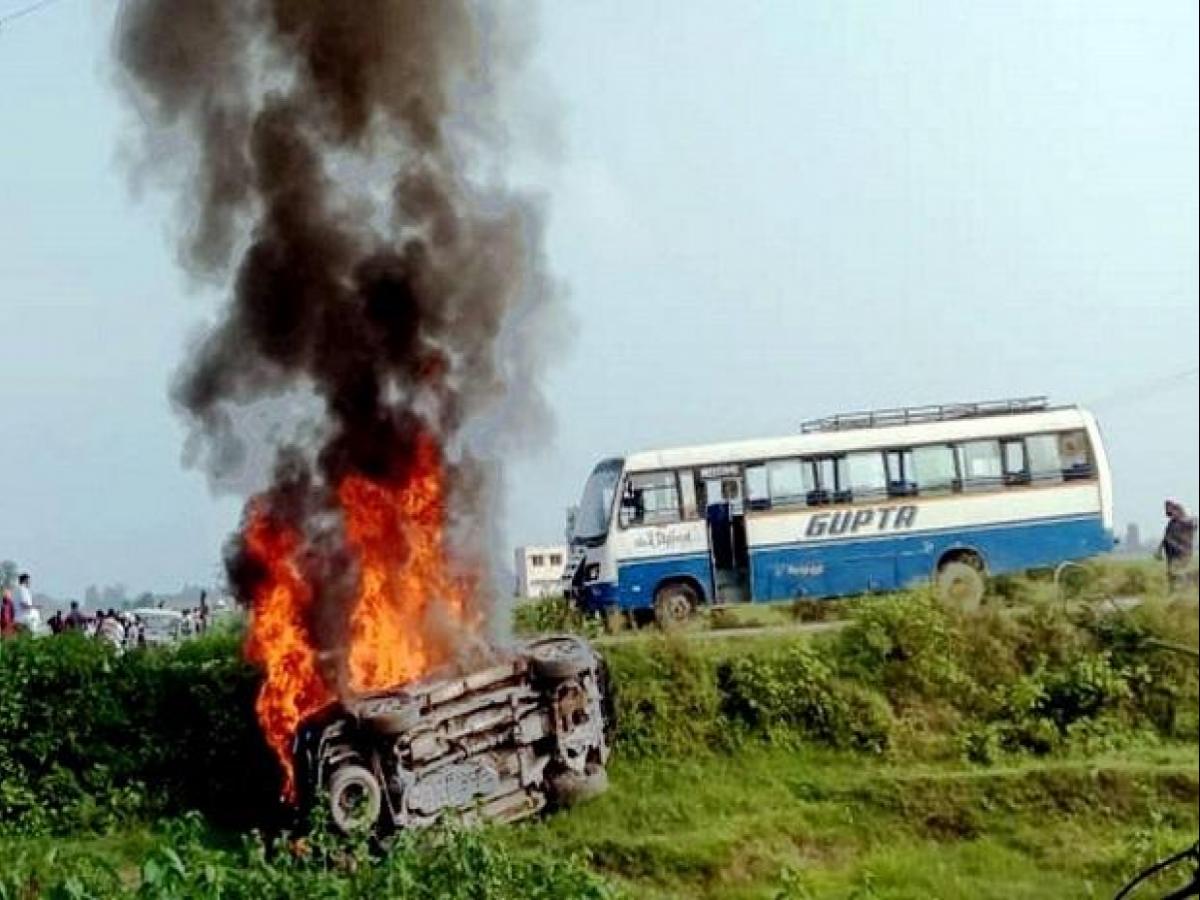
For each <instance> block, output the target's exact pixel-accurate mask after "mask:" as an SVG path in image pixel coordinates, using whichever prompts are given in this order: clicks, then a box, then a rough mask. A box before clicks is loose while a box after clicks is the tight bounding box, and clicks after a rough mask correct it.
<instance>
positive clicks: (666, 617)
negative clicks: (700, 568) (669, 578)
mask: <svg viewBox="0 0 1200 900" xmlns="http://www.w3.org/2000/svg"><path fill="white" fill-rule="evenodd" d="M697 602H698V598H697V597H696V592H695V591H694V590H692V589H691V588H690V587H688V586H687V585H686V584H668V585H666V586H665V587H661V588H659V590H658V593H657V594H656V595H655V597H654V621H655V622H657V623H658V627H659V628H661V629H662V630H663V631H669V630H671V629H673V628H678V627H679V626H681V625H684V624H685V623H686V622H687V620H688V619H690V618H691V617H692V612H693V611H694V610H695V609H696V604H697Z"/></svg>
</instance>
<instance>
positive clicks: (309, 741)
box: [294, 635, 613, 837]
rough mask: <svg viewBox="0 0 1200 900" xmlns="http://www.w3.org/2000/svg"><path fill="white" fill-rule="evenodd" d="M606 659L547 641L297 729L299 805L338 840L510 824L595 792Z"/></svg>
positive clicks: (603, 748) (607, 712) (361, 701)
mask: <svg viewBox="0 0 1200 900" xmlns="http://www.w3.org/2000/svg"><path fill="white" fill-rule="evenodd" d="M612 725H613V723H612V701H611V697H610V696H609V686H608V678H607V672H606V669H605V666H604V662H603V660H602V659H601V658H600V656H599V655H598V654H597V653H596V652H595V651H594V650H593V649H592V648H591V647H590V646H589V645H588V644H587V642H585V641H583V640H580V639H579V638H575V637H571V636H566V635H563V636H558V637H552V638H544V639H542V640H539V641H536V642H534V643H532V644H529V645H528V646H526V647H524V648H522V649H521V650H520V651H519V652H517V653H515V654H513V655H511V656H509V657H507V658H505V659H504V660H502V661H501V662H497V663H494V664H492V665H489V666H487V667H484V668H480V669H476V670H473V671H470V672H467V673H464V674H458V675H455V676H452V677H443V678H431V679H427V680H424V681H420V682H417V683H413V684H407V685H404V686H403V687H397V688H396V689H395V690H391V691H384V692H379V693H375V694H372V695H369V696H366V697H358V698H354V699H352V700H348V701H346V702H344V703H341V704H335V705H334V706H332V707H327V708H326V709H324V710H322V711H321V713H320V714H319V715H316V716H314V717H312V718H310V719H309V720H306V721H305V722H304V723H302V725H301V727H300V729H299V730H298V731H297V738H296V741H295V744H294V751H295V752H294V758H295V762H296V770H297V772H298V773H300V778H299V780H298V783H297V784H298V788H299V791H300V797H299V800H300V803H301V808H302V809H311V808H312V807H313V805H314V804H317V803H328V804H329V817H330V819H331V820H332V821H333V823H334V825H335V826H336V827H337V828H338V829H339V830H341V831H342V832H345V833H347V834H352V833H363V832H365V831H373V832H375V834H376V835H379V836H381V837H382V836H384V835H387V834H389V833H392V832H395V831H400V830H404V829H407V828H420V827H424V826H427V825H431V824H433V823H434V822H436V821H437V820H438V819H440V818H441V817H443V816H445V815H447V814H454V815H456V816H458V817H460V818H461V819H463V820H464V821H468V822H470V821H478V820H490V821H512V820H515V819H521V818H524V817H526V816H529V815H533V814H535V813H537V812H538V811H540V810H542V809H544V808H546V807H548V806H555V807H567V806H571V805H573V804H575V803H579V802H582V801H583V800H586V799H589V798H590V797H594V796H596V795H597V794H599V793H602V792H603V791H604V790H605V789H606V788H607V786H608V775H607V772H606V771H605V768H604V767H605V764H606V763H607V761H608V756H609V741H610V739H611V735H612Z"/></svg>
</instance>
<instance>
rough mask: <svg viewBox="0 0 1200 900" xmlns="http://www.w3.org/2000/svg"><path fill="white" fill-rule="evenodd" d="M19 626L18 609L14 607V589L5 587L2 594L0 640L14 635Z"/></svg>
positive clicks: (0, 603)
mask: <svg viewBox="0 0 1200 900" xmlns="http://www.w3.org/2000/svg"><path fill="white" fill-rule="evenodd" d="M16 625H17V608H16V607H15V606H14V605H13V598H12V588H10V587H5V588H4V591H3V594H0V638H6V637H8V636H9V635H10V634H12V633H13V630H14V629H15V628H16Z"/></svg>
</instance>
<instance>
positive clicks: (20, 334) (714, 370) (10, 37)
mask: <svg viewBox="0 0 1200 900" xmlns="http://www.w3.org/2000/svg"><path fill="white" fill-rule="evenodd" d="M26 2H27V0H0V17H2V16H3V15H4V14H5V13H7V12H10V11H12V10H15V9H18V8H20V7H23V6H24V5H26ZM114 5H115V4H111V3H108V2H104V3H93V2H89V0H59V2H57V3H53V4H51V5H49V6H47V7H45V8H43V9H41V10H39V11H37V12H34V13H31V14H29V15H27V16H24V17H22V18H19V19H16V20H13V21H11V22H8V23H7V24H5V25H3V26H0V342H2V346H3V354H2V355H0V414H2V415H3V417H4V428H3V431H4V438H3V440H0V558H13V559H16V560H17V561H18V562H19V563H20V564H21V566H22V567H24V568H28V569H29V570H30V571H32V572H33V573H34V576H35V580H36V583H37V586H38V587H40V588H42V589H44V590H47V591H49V592H51V593H56V594H59V595H63V594H75V595H78V594H82V592H83V590H84V588H85V587H86V586H87V585H88V584H91V583H97V584H108V583H113V582H124V583H126V584H128V585H129V586H130V588H131V589H139V590H140V589H143V588H149V589H155V590H169V589H174V588H176V587H178V586H179V585H180V584H181V583H183V582H185V581H193V582H195V581H209V580H212V578H213V577H214V576H215V574H216V573H217V571H218V566H219V559H220V547H221V544H222V542H223V541H224V539H225V537H226V535H227V533H228V532H229V530H230V529H231V528H232V527H233V526H234V524H235V523H236V517H237V512H238V508H239V504H238V503H237V502H236V501H234V500H232V499H228V498H226V499H224V500H217V499H214V498H213V497H211V496H210V495H209V493H208V490H207V487H206V483H205V480H204V478H203V476H201V475H200V474H199V473H197V472H195V471H190V470H187V469H185V468H184V467H183V465H182V464H181V443H182V437H183V430H182V428H181V426H180V425H179V423H178V422H177V420H176V419H175V418H174V416H173V414H172V412H171V409H170V405H169V403H168V401H167V395H166V390H167V383H168V381H169V378H170V375H171V373H172V371H173V370H174V368H175V366H176V365H177V362H178V360H179V358H180V356H181V353H182V348H183V347H184V345H185V341H186V339H187V337H188V335H189V334H191V333H193V332H194V330H195V329H196V328H197V327H198V326H199V325H200V324H201V323H202V322H203V321H204V319H205V317H206V316H207V315H209V314H210V313H211V310H212V306H213V300H212V298H211V297H204V296H198V295H194V294H192V293H191V292H189V290H188V289H187V287H186V283H185V281H184V279H183V278H182V276H181V274H180V272H179V271H178V269H177V267H176V266H175V262H174V256H173V253H174V251H173V247H172V244H171V241H170V239H169V236H168V234H167V230H166V222H167V214H166V210H165V208H164V204H163V203H162V202H161V201H155V200H153V199H150V200H147V199H143V200H140V201H139V200H138V199H137V198H135V197H134V196H133V195H132V194H131V191H130V189H129V185H128V179H127V177H126V174H125V170H124V169H123V168H122V167H121V165H120V164H119V160H118V151H119V148H120V145H121V140H122V123H123V122H124V121H125V119H124V114H123V112H122V110H121V108H120V106H119V103H118V98H117V97H116V95H115V93H114V91H113V90H112V87H111V77H112V75H111V68H110V67H111V63H110V60H109V42H110V34H109V30H110V27H111V21H110V19H111V9H112V7H113V6H114ZM539 33H540V40H539V43H538V47H537V51H536V58H535V72H536V75H537V78H538V79H539V80H540V90H541V91H542V92H545V93H548V94H550V95H552V97H553V100H552V102H551V103H550V104H549V106H548V107H547V108H549V109H551V110H552V111H553V112H554V115H553V116H551V117H548V119H553V120H554V121H555V123H556V124H554V126H553V129H551V128H550V127H549V126H548V125H547V124H546V121H548V119H545V118H544V119H539V118H537V117H534V118H532V119H531V120H530V121H531V123H532V124H533V125H534V126H537V127H539V128H540V129H545V131H546V133H545V134H541V135H538V136H536V139H532V140H531V143H537V142H538V141H542V142H544V143H545V144H546V145H557V146H559V147H560V153H559V157H560V159H559V164H558V167H557V169H556V170H555V171H554V172H553V173H552V174H550V175H547V176H546V183H545V184H544V185H543V186H542V187H543V188H544V190H545V191H546V192H547V195H548V203H549V213H550V231H549V235H548V241H549V250H550V258H551V260H552V263H553V266H554V269H555V272H556V274H557V276H558V278H559V279H560V280H561V281H562V282H563V284H564V285H565V286H566V288H567V293H568V298H567V301H566V302H567V303H568V304H569V306H570V313H571V316H572V318H573V325H572V329H571V330H572V331H573V333H574V338H573V340H571V341H570V342H569V343H565V344H564V346H563V347H562V349H561V352H560V353H557V354H556V355H558V356H560V359H559V361H558V363H557V365H556V366H555V367H554V369H553V370H552V371H551V373H550V374H549V376H548V378H547V390H548V391H549V393H550V395H551V398H552V401H553V404H554V406H555V408H556V411H557V416H558V427H557V430H556V435H555V437H554V439H553V440H552V441H549V442H547V443H546V445H545V447H544V449H543V451H542V452H541V453H540V454H538V455H537V457H536V458H534V459H532V460H530V461H527V462H525V463H517V462H514V463H513V464H511V465H510V466H509V468H508V475H509V480H510V484H511V490H510V500H509V514H508V520H509V529H508V532H509V533H508V539H509V541H510V542H511V543H523V542H532V541H540V540H553V539H558V538H560V537H561V533H562V527H563V515H564V510H565V507H566V506H567V505H568V504H569V503H571V502H574V500H575V499H576V495H577V494H578V492H579V490H580V488H581V487H582V483H583V480H584V478H585V477H586V475H587V472H588V470H589V469H590V468H591V466H592V465H593V463H594V462H595V461H596V460H597V459H599V458H600V457H602V456H604V455H608V454H613V453H621V452H624V451H627V450H630V449H635V448H643V447H652V446H658V445H662V444H673V443H694V442H704V441H710V440H719V439H732V438H742V437H751V436H758V435H774V434H781V433H786V432H789V431H793V430H795V428H796V426H797V425H798V423H799V421H800V420H801V419H803V418H807V417H810V416H815V415H821V414H825V413H830V412H835V411H838V410H841V409H848V408H863V407H870V406H877V405H901V404H919V403H930V402H939V401H949V400H961V399H979V398H992V397H1003V396H1010V395H1021V394H1031V393H1048V394H1050V395H1051V396H1052V398H1053V399H1055V400H1057V401H1062V402H1079V403H1083V404H1085V405H1089V406H1090V407H1091V408H1093V409H1094V411H1095V412H1096V413H1097V414H1098V415H1099V417H1100V419H1101V423H1102V426H1103V428H1104V433H1105V436H1106V438H1107V441H1108V444H1109V448H1110V454H1111V458H1112V465H1113V468H1114V477H1115V482H1116V491H1117V501H1116V502H1117V520H1118V523H1119V524H1123V523H1124V522H1126V521H1129V520H1137V521H1139V522H1140V523H1142V525H1143V528H1145V529H1157V528H1158V526H1159V521H1160V504H1161V500H1162V499H1163V498H1164V497H1166V496H1175V497H1178V498H1179V499H1181V500H1183V501H1184V502H1185V503H1186V504H1188V505H1189V506H1191V507H1193V508H1194V507H1195V506H1196V503H1197V495H1198V493H1200V489H1198V477H1197V472H1198V468H1200V465H1198V451H1197V433H1198V431H1200V429H1198V423H1197V377H1196V367H1197V344H1198V334H1197V331H1198V325H1197V306H1198V304H1197V242H1198V235H1197V192H1198V189H1197V100H1198V98H1197V66H1198V63H1197V18H1196V4H1195V3H1192V2H1184V0H1177V2H1144V3H1136V4H1134V3H1129V2H1127V0H1118V2H1100V0H1091V2H1087V3H1083V2H1071V3H1062V2H1046V0H1037V2H1030V3H989V4H981V3H972V4H963V3H959V2H944V3H936V2H932V3H916V2H908V3H900V2H896V3H887V2H860V3H850V2H844V0H834V2H829V3H818V2H807V0H806V2H782V0H781V2H777V3H765V2H764V3H747V2H738V3H735V2H732V0H729V2H723V3H709V2H704V3H701V2H694V0H690V2H686V3H685V2H683V0H677V2H660V3H647V2H645V0H636V2H615V0H604V2H598V0H596V2H583V0H579V2H567V0H561V2H560V0H555V2H553V3H547V4H544V5H543V15H542V18H541V23H540V26H539Z"/></svg>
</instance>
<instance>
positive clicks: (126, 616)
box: [0, 572, 208, 650]
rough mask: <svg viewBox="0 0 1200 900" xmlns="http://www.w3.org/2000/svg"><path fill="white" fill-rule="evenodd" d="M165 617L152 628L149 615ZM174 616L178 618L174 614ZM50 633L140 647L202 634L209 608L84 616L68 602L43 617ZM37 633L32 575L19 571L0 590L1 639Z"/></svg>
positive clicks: (74, 603) (101, 612) (121, 646)
mask: <svg viewBox="0 0 1200 900" xmlns="http://www.w3.org/2000/svg"><path fill="white" fill-rule="evenodd" d="M157 616H164V617H166V618H168V627H167V628H165V629H164V628H155V627H154V625H153V623H152V622H148V621H147V619H148V618H152V617H154V618H156V617H157ZM176 616H177V617H176ZM46 627H47V628H48V630H49V632H50V634H51V635H58V634H67V633H71V632H76V633H80V634H84V635H86V636H88V637H92V638H96V639H97V640H102V641H107V642H108V643H110V644H112V645H113V646H114V647H116V648H118V649H122V650H124V649H129V648H130V647H143V646H145V645H146V644H147V643H164V642H170V641H173V640H177V639H182V638H187V637H192V636H193V635H197V634H203V633H204V632H205V631H207V630H208V608H207V607H206V606H205V605H204V603H203V595H201V604H200V606H198V607H195V608H193V609H185V610H183V611H181V612H179V613H175V612H174V611H172V610H166V609H165V608H162V607H161V605H160V608H159V609H158V610H149V611H147V612H146V613H144V614H139V612H138V611H128V610H120V611H118V610H115V609H109V610H107V611H106V610H102V609H98V610H96V611H95V612H94V613H93V614H91V615H87V614H85V613H84V611H83V610H81V609H80V608H79V602H78V601H76V600H72V601H71V606H70V609H69V610H68V611H67V612H66V613H65V614H64V613H63V611H62V610H61V609H59V610H55V611H54V613H53V614H52V615H51V616H50V617H49V618H48V619H47V620H46ZM22 632H24V633H27V634H31V635H38V634H40V633H41V632H42V616H41V610H40V609H39V607H38V605H37V604H36V603H35V602H34V599H33V592H32V590H31V578H30V576H29V573H28V572H22V573H21V575H20V576H19V577H18V578H17V584H16V588H15V590H14V589H13V588H11V587H8V586H5V587H4V589H3V591H2V592H0V638H7V637H12V636H14V635H16V634H19V633H22Z"/></svg>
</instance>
